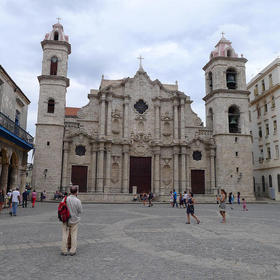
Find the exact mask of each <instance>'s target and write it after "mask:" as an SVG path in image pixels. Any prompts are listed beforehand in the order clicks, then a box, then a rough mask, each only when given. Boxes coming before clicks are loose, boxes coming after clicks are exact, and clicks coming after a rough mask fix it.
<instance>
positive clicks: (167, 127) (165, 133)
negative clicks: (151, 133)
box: [162, 121, 172, 136]
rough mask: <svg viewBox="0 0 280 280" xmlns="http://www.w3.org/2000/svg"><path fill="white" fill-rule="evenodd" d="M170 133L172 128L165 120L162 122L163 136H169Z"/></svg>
mask: <svg viewBox="0 0 280 280" xmlns="http://www.w3.org/2000/svg"><path fill="white" fill-rule="evenodd" d="M171 134H172V128H171V124H170V122H169V121H165V122H164V124H163V132H162V135H163V136H170V135H171Z"/></svg>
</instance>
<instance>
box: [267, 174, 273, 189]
mask: <svg viewBox="0 0 280 280" xmlns="http://www.w3.org/2000/svg"><path fill="white" fill-rule="evenodd" d="M268 181H269V187H270V188H272V176H271V175H269V176H268Z"/></svg>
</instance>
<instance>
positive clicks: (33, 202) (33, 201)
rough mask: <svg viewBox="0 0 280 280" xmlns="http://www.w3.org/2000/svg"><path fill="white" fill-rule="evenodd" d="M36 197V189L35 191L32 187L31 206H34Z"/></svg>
mask: <svg viewBox="0 0 280 280" xmlns="http://www.w3.org/2000/svg"><path fill="white" fill-rule="evenodd" d="M36 198H37V193H36V191H35V189H34V190H33V192H32V194H31V199H32V208H34V207H35V202H36Z"/></svg>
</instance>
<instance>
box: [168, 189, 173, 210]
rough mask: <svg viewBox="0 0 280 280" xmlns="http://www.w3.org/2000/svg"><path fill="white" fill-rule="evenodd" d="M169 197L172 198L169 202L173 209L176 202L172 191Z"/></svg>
mask: <svg viewBox="0 0 280 280" xmlns="http://www.w3.org/2000/svg"><path fill="white" fill-rule="evenodd" d="M169 196H170V199H169V202H170V207H171V206H173V202H174V199H173V192H172V191H170V193H169Z"/></svg>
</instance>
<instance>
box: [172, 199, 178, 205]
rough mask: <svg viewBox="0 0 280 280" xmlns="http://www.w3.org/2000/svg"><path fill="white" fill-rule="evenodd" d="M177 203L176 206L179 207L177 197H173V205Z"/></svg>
mask: <svg viewBox="0 0 280 280" xmlns="http://www.w3.org/2000/svg"><path fill="white" fill-rule="evenodd" d="M175 204H176V207H178V203H177V199H176V198H174V199H173V207H174V206H175Z"/></svg>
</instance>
